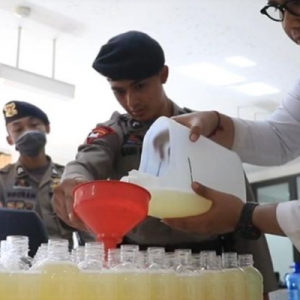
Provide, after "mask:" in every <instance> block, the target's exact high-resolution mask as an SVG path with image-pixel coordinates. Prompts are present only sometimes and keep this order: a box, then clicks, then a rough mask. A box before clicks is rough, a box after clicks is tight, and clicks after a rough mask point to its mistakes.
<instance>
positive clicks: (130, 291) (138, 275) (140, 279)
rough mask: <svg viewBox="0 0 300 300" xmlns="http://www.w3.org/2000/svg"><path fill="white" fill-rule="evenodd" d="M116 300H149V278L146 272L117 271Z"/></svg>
mask: <svg viewBox="0 0 300 300" xmlns="http://www.w3.org/2000/svg"><path fill="white" fill-rule="evenodd" d="M115 274H116V277H117V293H118V295H117V299H118V300H133V299H138V300H150V278H149V274H148V272H146V271H134V270H132V271H131V270H128V271H117V272H116V273H115Z"/></svg>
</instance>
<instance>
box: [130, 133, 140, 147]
mask: <svg viewBox="0 0 300 300" xmlns="http://www.w3.org/2000/svg"><path fill="white" fill-rule="evenodd" d="M143 139H144V138H143V137H142V136H140V135H135V134H130V135H129V137H128V139H127V144H132V145H142V144H143Z"/></svg>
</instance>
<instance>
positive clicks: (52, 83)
mask: <svg viewBox="0 0 300 300" xmlns="http://www.w3.org/2000/svg"><path fill="white" fill-rule="evenodd" d="M1 79H2V80H1ZM0 80H1V82H2V83H4V84H8V85H10V86H13V87H16V88H18V87H20V88H30V89H34V90H35V91H39V92H42V93H43V94H44V93H46V94H51V95H52V96H53V97H60V98H64V99H73V98H74V96H75V85H73V84H70V83H66V82H63V81H59V80H55V79H52V78H50V77H46V76H42V75H39V74H36V73H32V72H29V71H25V70H22V69H18V68H15V67H12V66H8V65H5V64H0Z"/></svg>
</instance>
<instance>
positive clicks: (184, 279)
mask: <svg viewBox="0 0 300 300" xmlns="http://www.w3.org/2000/svg"><path fill="white" fill-rule="evenodd" d="M176 292H177V293H176V294H177V298H176V300H200V299H205V300H206V297H205V294H204V292H203V287H202V277H201V275H200V274H179V275H177V288H176Z"/></svg>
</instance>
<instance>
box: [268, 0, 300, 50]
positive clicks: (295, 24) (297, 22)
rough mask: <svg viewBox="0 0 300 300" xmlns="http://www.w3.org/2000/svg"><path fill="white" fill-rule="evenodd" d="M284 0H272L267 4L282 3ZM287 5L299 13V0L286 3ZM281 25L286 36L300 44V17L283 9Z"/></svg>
mask: <svg viewBox="0 0 300 300" xmlns="http://www.w3.org/2000/svg"><path fill="white" fill-rule="evenodd" d="M286 2H287V1H285V0H272V1H269V4H279V5H280V4H284V3H286ZM287 7H288V8H289V9H290V10H291V11H294V12H295V13H297V14H299V15H300V0H299V1H292V2H290V3H288V4H287ZM282 26H283V29H284V31H285V32H286V34H287V35H288V37H289V38H290V39H291V40H293V41H294V42H295V43H296V44H298V45H300V17H297V16H294V15H293V14H291V13H290V12H289V11H288V10H286V11H285V14H284V20H283V22H282Z"/></svg>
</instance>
